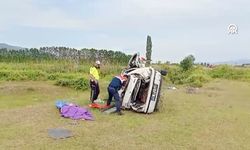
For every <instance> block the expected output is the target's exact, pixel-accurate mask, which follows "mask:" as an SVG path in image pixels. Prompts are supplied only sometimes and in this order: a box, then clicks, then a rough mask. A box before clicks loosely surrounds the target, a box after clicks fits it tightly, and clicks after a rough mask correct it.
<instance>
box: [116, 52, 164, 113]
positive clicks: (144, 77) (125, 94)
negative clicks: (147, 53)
mask: <svg viewBox="0 0 250 150" xmlns="http://www.w3.org/2000/svg"><path fill="white" fill-rule="evenodd" d="M124 72H125V73H126V74H128V75H129V78H128V81H127V84H126V86H125V88H123V89H121V90H120V91H119V93H120V94H121V98H122V108H123V109H132V110H134V111H136V112H142V113H152V112H154V111H155V110H157V104H158V102H159V99H160V91H161V84H162V75H164V76H165V75H166V74H167V72H166V71H160V72H159V71H157V70H155V69H154V68H152V67H145V66H144V65H143V64H142V63H141V62H140V59H139V54H135V55H133V56H132V58H131V59H130V61H129V63H128V68H127V69H126V70H125V71H124Z"/></svg>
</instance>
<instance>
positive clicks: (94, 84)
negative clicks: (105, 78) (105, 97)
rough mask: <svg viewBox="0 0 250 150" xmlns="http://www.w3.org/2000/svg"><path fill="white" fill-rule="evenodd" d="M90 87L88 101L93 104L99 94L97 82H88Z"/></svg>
mask: <svg viewBox="0 0 250 150" xmlns="http://www.w3.org/2000/svg"><path fill="white" fill-rule="evenodd" d="M90 87H91V92H90V101H91V102H92V103H93V102H94V101H95V100H96V99H97V98H98V95H99V93H100V88H99V84H98V82H95V81H91V80H90Z"/></svg>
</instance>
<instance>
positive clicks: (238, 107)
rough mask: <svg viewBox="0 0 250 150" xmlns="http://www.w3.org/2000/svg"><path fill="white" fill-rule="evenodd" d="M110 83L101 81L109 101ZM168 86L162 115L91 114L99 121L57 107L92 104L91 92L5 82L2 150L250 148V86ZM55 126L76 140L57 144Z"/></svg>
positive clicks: (0, 110)
mask: <svg viewBox="0 0 250 150" xmlns="http://www.w3.org/2000/svg"><path fill="white" fill-rule="evenodd" d="M107 84H108V82H106V81H102V82H101V95H100V97H101V98H106V96H107V94H106V93H107V92H106V86H107ZM167 85H168V84H166V83H164V85H163V87H162V99H161V100H162V101H161V106H160V111H159V112H156V113H153V114H150V115H145V114H139V113H135V112H131V111H125V115H124V116H117V115H114V114H111V115H105V114H102V113H101V112H100V111H98V110H91V112H92V113H93V115H94V118H95V120H94V121H77V122H75V121H73V120H70V119H65V118H62V117H60V115H59V113H58V110H57V109H56V108H55V106H54V103H55V100H56V99H67V100H69V101H71V102H74V103H77V104H80V105H81V106H87V104H88V98H89V91H76V90H74V89H71V88H66V87H58V86H55V85H53V83H52V82H51V81H46V82H44V81H43V82H41V81H11V82H8V81H1V82H0V120H1V121H0V137H1V138H0V149H3V150H5V149H24V150H27V149H65V150H68V149H90V150H92V149H107V150H113V149H114V150H115V149H136V150H138V149H141V150H144V149H150V150H151V149H164V150H165V149H201V150H204V149H209V150H210V149H218V150H228V149H232V150H236V149H249V148H250V142H249V139H250V126H249V124H250V109H249V108H250V92H249V91H250V83H249V82H241V81H229V80H214V81H212V82H210V83H207V84H205V86H204V87H202V88H200V89H199V90H197V91H196V92H195V93H194V94H188V93H187V92H186V88H185V87H180V88H178V89H177V90H168V89H167ZM50 128H65V129H69V130H71V131H72V132H73V134H74V137H71V138H67V139H61V140H54V139H52V138H50V137H49V136H48V129H50Z"/></svg>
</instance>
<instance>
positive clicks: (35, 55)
mask: <svg viewBox="0 0 250 150" xmlns="http://www.w3.org/2000/svg"><path fill="white" fill-rule="evenodd" d="M130 57H131V55H127V54H125V53H123V52H120V51H113V50H105V49H102V50H97V49H94V48H91V49H88V48H83V49H81V50H77V49H75V48H69V47H41V48H39V49H37V48H30V49H20V50H7V49H5V48H3V49H0V61H1V62H26V61H44V60H45V61H46V60H69V61H74V62H76V63H86V62H87V63H92V62H94V61H95V60H100V61H101V62H102V63H104V64H108V63H119V64H126V63H127V62H128V61H129V59H130Z"/></svg>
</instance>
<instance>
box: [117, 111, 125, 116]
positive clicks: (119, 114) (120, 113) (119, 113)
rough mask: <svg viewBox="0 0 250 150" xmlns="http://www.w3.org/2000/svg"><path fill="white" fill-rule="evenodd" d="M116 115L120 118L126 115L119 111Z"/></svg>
mask: <svg viewBox="0 0 250 150" xmlns="http://www.w3.org/2000/svg"><path fill="white" fill-rule="evenodd" d="M116 113H117V115H118V116H122V115H124V113H122V112H121V111H118V112H116Z"/></svg>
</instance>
